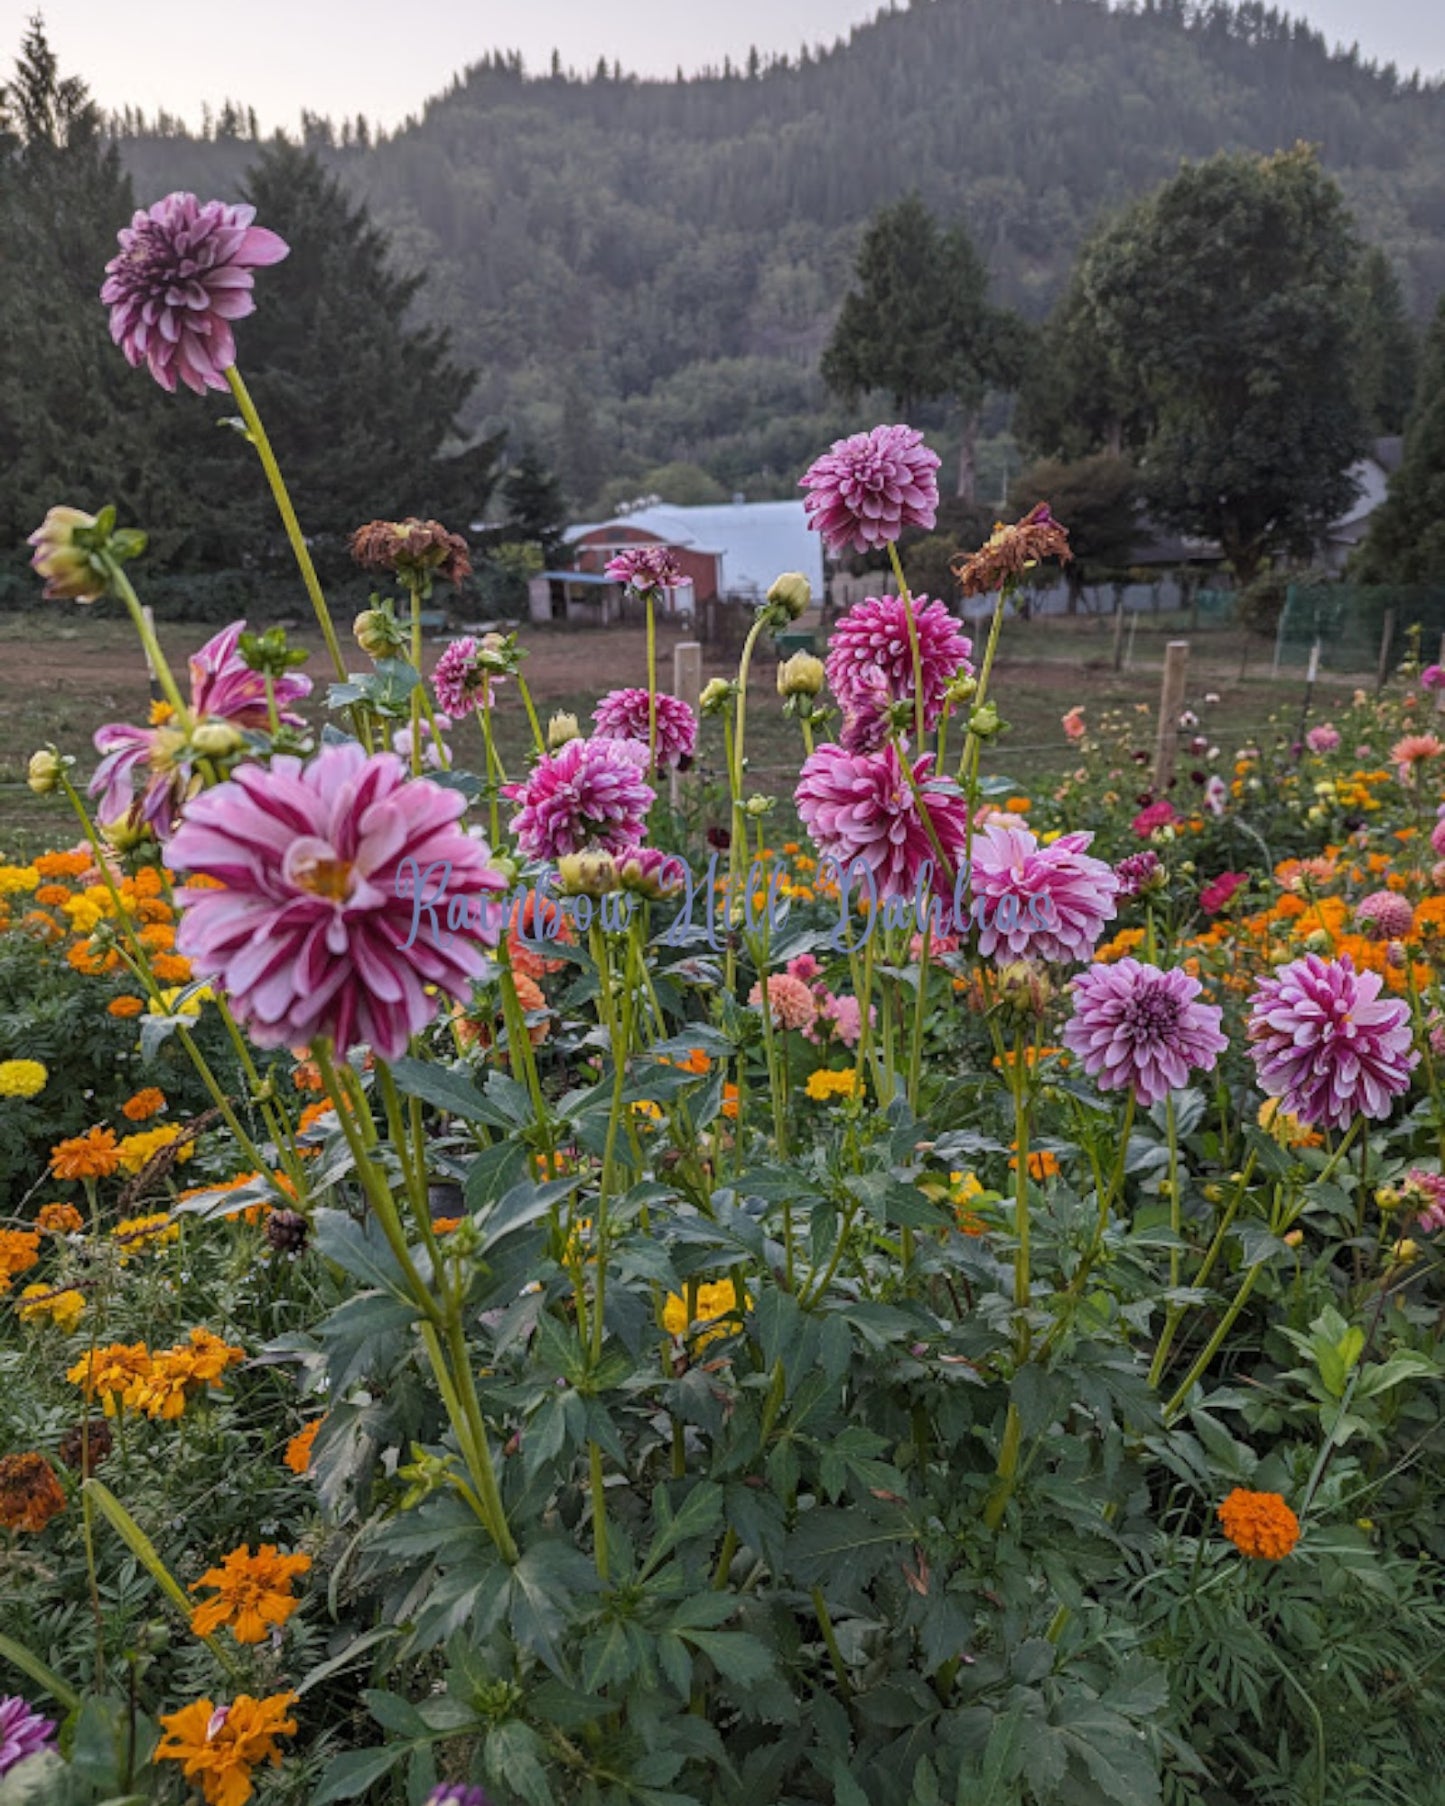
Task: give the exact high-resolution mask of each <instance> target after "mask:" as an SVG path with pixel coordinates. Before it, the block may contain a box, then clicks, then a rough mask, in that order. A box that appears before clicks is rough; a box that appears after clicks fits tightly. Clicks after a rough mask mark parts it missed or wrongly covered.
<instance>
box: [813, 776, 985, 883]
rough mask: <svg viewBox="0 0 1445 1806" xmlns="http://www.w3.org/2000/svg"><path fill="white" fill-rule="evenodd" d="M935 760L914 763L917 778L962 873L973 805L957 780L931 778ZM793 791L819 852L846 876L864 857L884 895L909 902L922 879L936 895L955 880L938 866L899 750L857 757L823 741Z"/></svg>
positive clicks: (946, 853) (949, 856) (951, 863)
mask: <svg viewBox="0 0 1445 1806" xmlns="http://www.w3.org/2000/svg"><path fill="white" fill-rule="evenodd" d="M932 763H933V759H932V755H931V754H928V753H925V754H924V755H923V756H922V757H921V758H919V759H917V760H915V761H914V763H913V773H914V778H915V781H916V782H917V785H918V788H919V790H920V791H921V793H922V795H923V798H924V801H925V803H926V804H927V808H928V814H929V818H930V820H931V821H932V823H933V831H934V833H935V834H936V835H937V837H938V842H939V845H940V847H941V848H942V850H943V855H944V858H945V859H946V860H947V861H948V864H949V866H950V868H952V870H956V869H957V867H958V862H959V860H960V859H961V858H962V857H963V851H964V843H965V841H966V839H967V834H968V809H967V806H966V805H965V803H964V800H963V797H962V795H961V793H960V792H959V790H958V787H957V785H955V784H953V783H952V782H950V781H949V780H948V779H947V778H936V777H930V776H929V767H930V766H931V765H932ZM793 795H794V800H795V802H796V803H797V807H798V814H799V815H800V816H801V817H802V820H803V825H804V827H806V829H807V830H808V832H809V834H810V835H811V836H812V837H813V842H814V844H815V845H816V846H817V848H818V850H819V852H820V853H823V854H824V855H826V856H828V857H830V858H832V859H834V860H836V861H837V863H838V865H839V867H840V869H841V870H842V871H843V873H844V874H845V875H847V874H849V873H851V872H852V869H853V866H854V864H855V862H857V861H859V860H861V861H862V863H863V865H864V866H865V867H866V869H867V871H868V873H869V874H870V876H871V878H872V882H873V886H874V889H875V890H876V892H877V894H878V896H879V897H880V898H882V897H907V898H910V899H911V898H913V897H915V896H916V895H917V893H918V889H919V885H920V883H921V882H922V881H923V880H924V879H929V880H931V882H932V886H933V889H934V891H935V892H937V891H938V890H939V889H941V888H943V887H944V886H945V885H947V884H948V883H949V882H950V881H951V876H952V871H950V872H940V871H939V869H938V868H939V859H938V854H937V853H936V852H935V851H934V847H933V842H932V840H931V838H930V836H929V832H928V827H927V824H926V823H925V822H924V819H923V816H922V814H921V813H920V812H919V808H918V804H917V801H916V800H915V798H914V794H913V788H912V786H911V785H910V784H909V782H908V776H907V773H906V772H905V770H904V768H903V765H902V763H901V762H900V760H899V757H898V749H897V748H896V747H893V746H885V747H883V748H882V750H881V751H879V752H873V753H856V754H855V753H848V752H845V751H844V749H843V748H842V747H841V746H835V745H833V744H831V742H830V743H829V744H828V745H826V746H820V747H819V748H818V750H817V751H816V752H815V753H813V754H812V755H811V756H810V757H809V758H808V759H806V760H805V761H804V763H803V769H802V772H801V774H800V776H799V780H798V788H797V789H796V791H794V793H793ZM849 881H850V883H851V882H853V880H852V879H851V878H850V880H849ZM865 888H866V886H865Z"/></svg>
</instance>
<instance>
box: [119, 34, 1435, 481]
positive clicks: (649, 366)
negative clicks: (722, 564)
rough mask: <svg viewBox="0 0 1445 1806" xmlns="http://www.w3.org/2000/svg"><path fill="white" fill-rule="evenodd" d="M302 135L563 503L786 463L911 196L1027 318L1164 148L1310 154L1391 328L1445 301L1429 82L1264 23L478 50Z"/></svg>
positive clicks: (155, 162) (241, 150)
mask: <svg viewBox="0 0 1445 1806" xmlns="http://www.w3.org/2000/svg"><path fill="white" fill-rule="evenodd" d="M563 59H564V60H565V47H564V49H563ZM237 129H238V125H237V122H236V121H233V120H227V121H225V122H224V125H223V127H222V131H223V133H224V134H231V133H235V132H236V131H237ZM240 129H242V130H243V129H244V128H240ZM308 136H309V137H311V138H312V140H313V141H314V142H316V143H317V144H318V146H319V147H321V148H322V149H323V152H324V154H325V155H326V156H327V158H328V160H333V161H334V162H335V164H336V165H337V167H338V168H339V169H340V170H342V171H343V172H344V174H345V176H346V178H347V180H348V181H349V182H350V183H352V184H353V185H354V187H355V189H356V191H357V192H358V193H359V194H361V195H363V196H364V197H365V198H366V199H367V200H368V202H369V203H370V205H371V206H372V208H373V209H374V210H375V212H376V214H377V216H378V217H379V218H380V220H381V221H382V222H383V223H384V224H385V225H386V227H387V228H388V229H389V231H390V232H391V233H392V235H393V237H394V240H395V243H396V247H397V254H398V256H399V258H400V259H401V260H402V261H403V262H404V264H405V265H407V266H408V267H412V268H417V267H421V266H425V267H426V268H427V270H428V272H429V276H428V282H427V287H426V289H425V291H424V301H425V306H426V308H427V310H428V311H429V313H430V314H431V315H432V317H434V318H436V319H437V320H439V321H442V322H445V323H446V324H447V325H448V326H450V327H451V329H452V331H453V333H454V335H455V340H456V345H457V349H458V350H459V351H460V352H461V353H463V354H464V355H465V356H466V357H467V358H469V359H472V360H474V361H475V362H476V363H477V364H478V365H479V366H480V367H481V369H482V371H483V380H482V382H481V384H480V385H479V387H478V391H477V394H476V397H475V398H474V401H473V403H472V408H473V411H474V415H475V417H476V419H477V420H478V421H479V422H480V420H481V419H482V418H484V417H485V418H488V419H493V420H496V421H510V422H511V423H512V424H513V425H514V426H515V427H516V428H517V429H518V430H519V431H521V432H522V433H525V434H528V435H530V436H532V437H535V438H537V439H539V440H540V441H541V442H542V443H543V445H544V446H546V447H547V448H548V449H549V450H551V451H552V452H553V453H554V455H556V456H557V457H558V459H559V461H560V462H561V464H562V466H563V471H564V474H565V475H566V476H567V478H568V479H569V483H570V486H571V487H572V489H573V491H574V493H576V494H577V495H579V496H582V495H586V494H588V493H589V492H590V490H591V489H592V488H594V487H595V483H596V481H597V480H598V479H600V478H601V477H602V476H603V475H612V474H615V473H616V472H617V471H618V470H619V468H622V469H632V470H635V471H637V472H640V471H641V470H643V469H644V468H646V467H647V466H648V465H651V464H656V463H659V462H662V461H665V460H669V459H689V460H695V461H698V462H701V463H703V464H705V465H706V466H707V467H708V468H709V469H710V470H711V471H712V472H713V473H714V474H715V475H716V476H718V477H719V478H721V479H722V480H723V481H724V482H725V483H728V484H729V485H731V483H733V482H735V481H743V480H751V479H753V478H755V477H758V476H760V475H765V474H766V473H768V472H769V471H772V472H776V473H781V472H784V471H791V470H792V469H793V468H794V467H796V466H797V465H798V464H799V463H800V462H801V461H802V460H803V459H804V458H805V457H806V456H807V455H808V454H809V453H810V452H811V451H812V450H813V449H815V445H816V441H817V438H818V436H819V434H820V433H821V432H822V431H825V430H828V429H829V428H830V427H831V426H833V425H837V424H839V423H840V421H841V416H839V415H838V414H837V412H836V411H835V410H833V409H832V408H830V406H829V405H828V403H827V402H826V400H825V398H824V397H823V396H822V393H821V390H820V388H819V385H818V382H817V378H816V374H815V372H816V363H817V355H818V352H819V349H820V347H821V345H822V343H823V341H824V339H825V337H826V335H827V331H828V328H829V325H830V323H831V318H832V315H833V313H834V311H835V309H836V307H837V305H838V302H839V300H840V298H841V294H842V291H843V289H844V287H845V286H846V283H847V279H848V272H849V268H850V263H851V257H852V253H853V250H854V248H855V245H856V242H857V236H858V233H859V230H860V228H861V226H862V225H863V223H864V221H865V220H866V219H867V217H868V215H869V214H870V213H871V212H872V211H873V210H874V209H875V208H876V207H877V206H878V205H879V204H880V203H882V202H885V201H888V200H892V199H895V198H896V197H897V196H899V195H900V194H902V193H904V192H906V191H908V190H909V189H917V190H918V192H919V193H920V194H921V195H922V196H923V198H924V199H925V201H927V202H928V203H929V204H930V205H931V206H932V207H933V208H934V209H935V210H937V211H939V212H941V213H943V214H945V215H948V214H962V215H963V216H964V217H965V218H966V219H967V221H968V223H969V226H970V228H971V230H972V231H973V233H974V236H975V238H976V240H977V242H978V244H979V246H980V249H981V250H982V251H983V252H984V254H985V256H986V257H987V259H988V261H989V264H990V267H991V269H992V270H993V272H994V278H995V285H996V287H995V293H996V295H997V296H998V298H1000V299H1002V300H1006V301H1009V302H1011V303H1012V304H1014V305H1016V306H1018V307H1020V308H1022V309H1023V310H1024V311H1025V312H1026V313H1028V314H1031V315H1035V316H1037V315H1039V314H1041V313H1042V312H1043V311H1044V310H1045V308H1046V307H1047V305H1048V304H1049V302H1050V301H1051V299H1052V298H1053V296H1054V295H1055V294H1056V293H1057V291H1058V289H1059V287H1060V285H1061V283H1062V281H1063V279H1064V276H1065V274H1066V272H1067V270H1068V267H1069V263H1070V260H1071V257H1072V254H1073V252H1074V250H1075V248H1076V247H1077V245H1078V243H1079V240H1080V238H1081V236H1082V234H1083V233H1084V232H1085V231H1086V230H1087V228H1088V226H1089V225H1090V223H1091V222H1092V221H1093V220H1094V219H1095V218H1096V217H1097V215H1098V214H1099V212H1100V210H1101V209H1104V208H1108V207H1110V206H1112V205H1114V204H1116V203H1118V202H1120V201H1123V200H1125V199H1126V198H1128V197H1129V196H1131V195H1133V194H1136V193H1138V192H1139V191H1141V190H1142V189H1145V188H1147V187H1149V186H1150V185H1152V184H1154V183H1155V182H1157V181H1159V180H1161V179H1162V178H1164V177H1166V176H1168V175H1169V174H1171V173H1172V172H1173V170H1174V169H1175V168H1176V167H1177V165H1178V163H1179V160H1180V159H1181V158H1182V157H1193V158H1199V157H1205V156H1208V155H1209V154H1211V153H1212V152H1214V151H1216V150H1220V149H1239V148H1250V147H1252V148H1256V149H1260V150H1268V149H1273V148H1276V147H1278V146H1281V145H1287V144H1290V143H1293V142H1294V141H1295V140H1297V139H1301V138H1304V139H1308V140H1310V141H1312V142H1315V143H1317V144H1319V145H1320V146H1321V147H1322V150H1323V154H1324V157H1325V160H1326V163H1327V165H1328V166H1329V168H1330V169H1332V170H1333V171H1334V172H1335V173H1336V174H1337V175H1338V176H1339V177H1340V179H1341V181H1342V182H1343V183H1344V185H1345V187H1346V189H1347V191H1348V193H1349V195H1350V197H1351V200H1352V201H1353V203H1354V204H1355V207H1356V209H1357V212H1358V215H1359V218H1360V223H1361V226H1362V228H1363V230H1364V231H1365V233H1366V234H1367V236H1368V237H1369V238H1371V239H1372V240H1374V241H1375V242H1377V243H1379V244H1381V245H1383V246H1384V247H1385V249H1386V250H1387V251H1388V252H1389V253H1390V254H1391V256H1392V258H1393V259H1394V260H1395V262H1396V264H1397V266H1398V267H1399V269H1400V272H1401V276H1402V279H1403V280H1404V282H1405V286H1406V293H1407V296H1408V297H1409V300H1410V303H1411V306H1412V309H1413V311H1415V312H1416V313H1417V314H1418V315H1421V316H1423V315H1424V314H1425V312H1426V311H1427V310H1428V309H1429V308H1430V307H1431V306H1432V305H1433V302H1434V300H1435V298H1436V296H1437V295H1438V293H1439V292H1440V291H1441V289H1442V288H1445V90H1442V89H1441V88H1440V87H1438V86H1437V87H1422V86H1420V85H1419V84H1417V83H1415V82H1413V81H1411V82H1408V83H1407V82H1403V81H1401V80H1400V79H1398V77H1397V76H1396V74H1395V72H1394V71H1393V70H1380V69H1378V68H1375V67H1373V66H1371V65H1366V64H1362V63H1361V62H1360V61H1359V60H1358V59H1357V58H1356V57H1354V56H1348V55H1339V54H1331V53H1330V52H1329V51H1328V50H1327V48H1326V45H1325V43H1324V41H1323V39H1322V38H1321V37H1320V36H1319V35H1318V34H1317V33H1316V32H1314V31H1313V30H1311V29H1310V28H1309V27H1307V26H1305V25H1304V24H1301V23H1298V22H1295V21H1293V20H1290V19H1288V18H1287V17H1286V16H1284V15H1282V14H1281V13H1279V12H1277V11H1274V10H1272V9H1268V8H1265V7H1262V6H1259V5H1246V6H1240V7H1229V6H1225V5H1209V6H1205V7H1200V6H1196V5H1191V4H1186V3H1185V0H1153V3H1151V4H1147V5H1144V6H1141V7H1138V8H1134V9H1130V10H1111V9H1109V8H1107V7H1105V6H1103V5H1101V4H1097V3H1096V0H915V4H913V5H912V6H910V7H909V8H907V9H906V10H898V11H893V12H887V13H883V14H881V15H880V16H879V17H878V18H877V19H876V20H875V21H874V22H873V23H871V24H869V25H866V26H863V27H860V28H859V29H857V30H856V31H854V32H853V34H852V35H851V37H850V38H849V39H848V40H847V41H846V42H843V43H840V44H838V45H837V46H836V47H835V48H833V49H831V50H829V51H827V52H825V53H823V54H811V55H807V56H805V57H804V58H803V59H802V60H801V61H800V60H798V59H793V60H791V61H788V62H782V61H779V62H776V63H773V64H771V65H767V64H760V63H759V61H758V59H757V58H756V57H754V58H751V59H749V60H748V61H747V62H746V63H744V64H743V65H742V66H740V67H738V68H736V69H728V70H725V71H721V72H717V73H715V74H711V75H706V76H700V77H696V78H693V79H687V80H682V79H679V80H676V81H671V82H659V81H643V80H639V79H635V78H632V77H627V76H621V75H619V74H618V73H617V72H615V71H607V70H604V69H601V68H599V69H598V70H597V71H595V72H593V73H591V74H588V75H586V76H582V77H577V76H572V75H567V74H563V73H561V72H556V73H553V74H551V75H535V76H534V75H527V74H525V73H524V72H523V70H522V68H521V66H520V64H519V63H518V61H517V60H516V59H509V58H506V57H497V58H495V59H492V60H490V61H488V62H486V63H484V64H482V65H479V66H477V67H474V68H472V69H471V70H470V71H469V72H468V73H467V74H466V75H465V77H463V78H461V79H459V81H458V82H457V83H456V84H455V85H454V86H453V88H452V89H451V90H450V91H449V92H448V93H447V94H445V95H443V96H441V97H439V98H437V99H436V100H434V101H432V102H431V103H430V104H429V105H428V106H427V108H426V109H425V113H424V115H423V117H422V118H421V119H420V120H419V121H416V122H414V123H412V124H411V125H409V126H408V127H407V128H406V129H404V130H402V131H400V132H397V133H395V134H393V135H391V136H389V137H386V138H378V137H377V135H376V134H374V133H370V132H366V131H365V129H364V127H363V128H362V129H361V131H358V129H357V126H356V124H355V122H349V123H348V124H347V125H346V126H344V127H342V126H339V125H335V126H333V125H329V124H327V123H325V122H319V121H313V122H311V124H310V127H309V130H308ZM253 151H254V146H253V145H252V144H250V143H248V142H247V141H246V140H245V138H244V137H238V136H233V135H221V136H213V137H211V138H210V139H196V138H187V137H182V136H179V135H176V134H175V133H174V132H169V133H164V132H157V131H155V130H149V131H147V130H141V131H139V132H136V131H135V130H134V124H132V130H131V132H130V133H129V134H128V135H127V136H126V138H125V143H124V154H125V159H126V162H127V164H128V165H129V167H130V169H131V171H132V172H133V174H134V177H135V181H136V187H137V192H138V194H139V195H140V196H142V197H149V196H150V195H152V194H153V193H158V192H161V191H163V190H165V189H167V188H170V187H175V186H187V187H195V188H198V189H201V190H207V189H209V190H212V191H215V192H223V191H226V190H227V189H230V190H234V189H235V188H236V187H237V186H238V184H239V181H240V175H241V171H242V170H243V169H244V167H245V164H246V162H247V161H248V159H249V158H250V156H251V155H252V154H253ZM1224 292H1225V293H1226V294H1227V284H1226V286H1225V289H1224Z"/></svg>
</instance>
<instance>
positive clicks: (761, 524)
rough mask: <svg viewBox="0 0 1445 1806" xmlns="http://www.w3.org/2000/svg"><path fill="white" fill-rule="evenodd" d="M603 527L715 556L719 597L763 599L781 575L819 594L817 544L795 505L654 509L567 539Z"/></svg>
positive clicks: (592, 529) (594, 524)
mask: <svg viewBox="0 0 1445 1806" xmlns="http://www.w3.org/2000/svg"><path fill="white" fill-rule="evenodd" d="M607 527H617V528H621V529H626V528H633V529H636V530H638V531H640V532H643V533H653V534H656V535H657V537H658V538H659V539H662V540H665V541H666V542H667V543H668V544H669V545H673V546H686V547H688V548H689V549H690V550H692V551H697V552H714V553H717V554H719V555H720V556H721V558H722V571H721V576H720V581H719V588H720V590H721V591H722V592H723V594H724V595H750V594H753V593H756V594H757V595H759V596H762V595H765V594H766V593H767V591H768V588H769V586H770V585H771V584H772V581H773V579H774V578H775V577H780V576H781V575H782V574H783V572H784V571H801V572H802V573H803V575H804V576H805V577H806V578H807V579H808V581H809V583H811V584H812V586H813V593H814V595H816V596H819V597H821V596H822V593H823V542H822V540H821V539H820V538H819V537H818V535H817V534H816V533H814V532H813V531H812V529H811V528H810V527H809V525H808V517H807V514H806V512H805V511H804V508H803V504H802V503H801V502H719V503H717V504H716V505H710V506H708V507H705V508H673V507H669V506H668V505H667V504H666V503H660V504H659V505H658V506H657V507H655V508H638V509H637V510H636V511H635V512H634V513H632V514H621V515H617V516H616V517H615V518H613V519H612V520H603V521H590V522H586V523H584V524H583V525H581V526H575V527H573V528H572V529H571V533H570V534H569V537H570V538H573V539H575V538H577V537H578V536H579V535H581V534H584V533H598V532H601V531H602V530H603V529H605V528H607Z"/></svg>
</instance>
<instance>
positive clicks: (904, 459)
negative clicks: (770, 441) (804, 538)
mask: <svg viewBox="0 0 1445 1806" xmlns="http://www.w3.org/2000/svg"><path fill="white" fill-rule="evenodd" d="M937 469H938V457H937V454H936V453H934V452H931V451H930V450H929V449H928V447H927V446H926V445H925V444H924V443H923V434H922V433H920V432H915V430H914V429H913V428H912V427H911V426H875V427H874V428H873V430H872V432H871V433H854V434H853V436H852V438H851V439H837V440H835V441H834V443H833V445H832V447H831V449H830V450H828V451H826V452H824V454H823V456H822V457H821V458H819V459H818V460H817V461H816V463H814V464H813V465H812V466H811V467H810V468H809V470H808V471H807V473H806V475H805V476H804V477H803V480H802V482H801V483H800V484H799V488H801V489H806V490H807V491H808V494H807V495H806V496H805V497H804V498H803V506H804V507H805V508H806V509H807V511H808V525H809V526H810V527H812V528H813V529H814V531H815V532H818V533H821V534H822V536H823V543H824V545H825V546H827V547H828V549H829V551H831V552H848V551H854V552H867V551H869V550H871V549H872V548H874V547H876V546H886V545H890V544H891V543H892V542H893V541H894V540H896V539H897V538H898V537H899V535H900V534H901V533H902V532H903V529H904V528H905V527H923V528H930V527H932V526H933V524H934V522H935V520H936V519H937V518H938V478H937V476H936V475H935V472H936V471H937Z"/></svg>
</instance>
